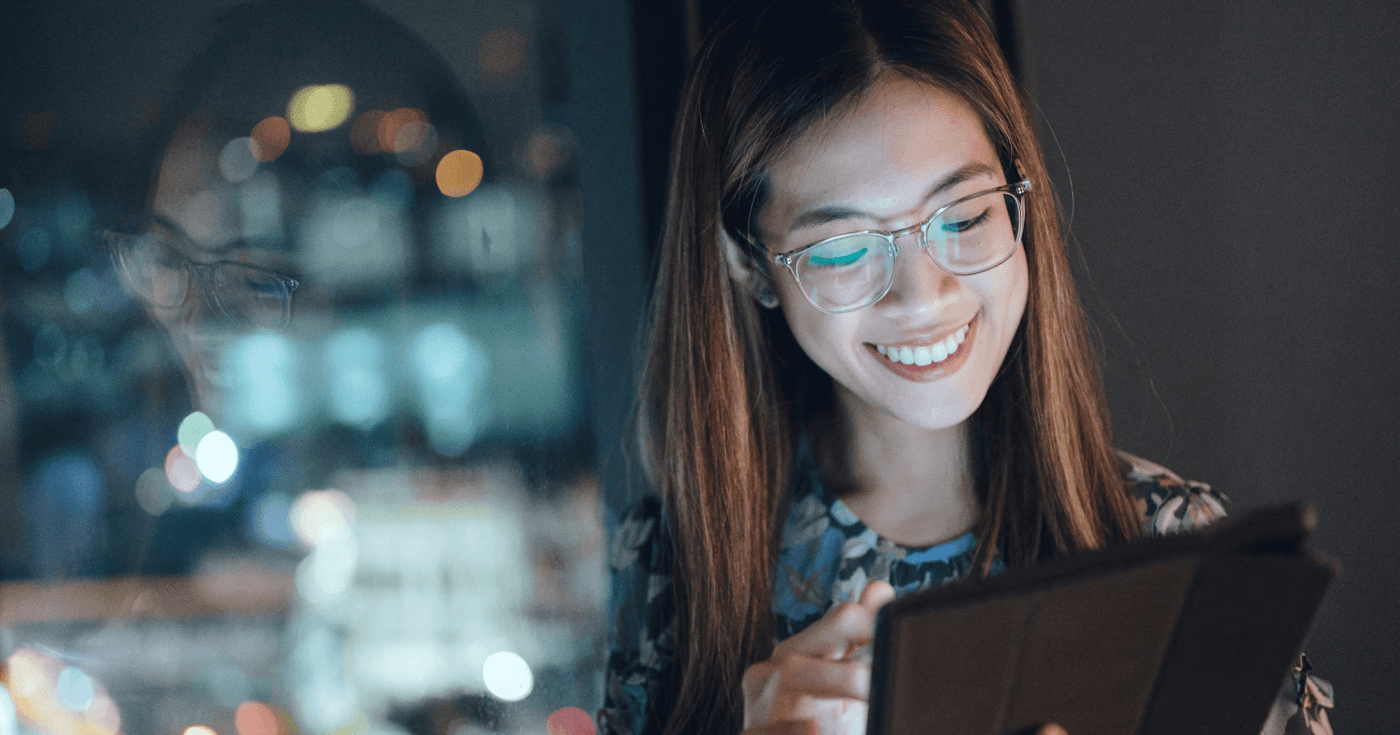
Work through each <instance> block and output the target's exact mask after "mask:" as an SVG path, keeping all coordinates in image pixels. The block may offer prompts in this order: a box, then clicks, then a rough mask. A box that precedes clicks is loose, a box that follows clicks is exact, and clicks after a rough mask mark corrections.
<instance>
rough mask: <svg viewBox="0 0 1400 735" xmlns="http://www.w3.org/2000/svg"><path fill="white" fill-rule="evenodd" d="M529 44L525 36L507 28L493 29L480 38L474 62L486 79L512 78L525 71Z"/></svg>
mask: <svg viewBox="0 0 1400 735" xmlns="http://www.w3.org/2000/svg"><path fill="white" fill-rule="evenodd" d="M528 49H529V42H528V39H526V37H525V34H524V33H521V32H520V31H517V30H516V29H514V28H511V27H509V26H503V27H501V28H495V29H492V30H490V31H487V32H486V35H484V36H482V37H481V43H480V45H478V46H477V49H476V62H477V63H478V64H480V65H481V70H482V71H483V72H485V74H486V76H488V77H514V76H517V75H519V74H520V73H521V72H522V71H524V70H525V58H526V54H527V52H528Z"/></svg>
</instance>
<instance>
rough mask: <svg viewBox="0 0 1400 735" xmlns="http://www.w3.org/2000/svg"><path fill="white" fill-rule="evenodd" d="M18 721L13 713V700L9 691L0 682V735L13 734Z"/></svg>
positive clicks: (17, 727)
mask: <svg viewBox="0 0 1400 735" xmlns="http://www.w3.org/2000/svg"><path fill="white" fill-rule="evenodd" d="M17 730H19V722H18V720H17V716H16V713H15V700H14V699H13V698H12V697H10V691H9V690H8V689H6V688H5V685H4V684H0V735H15V733H16V731H17Z"/></svg>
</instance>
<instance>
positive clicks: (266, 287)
mask: <svg viewBox="0 0 1400 735" xmlns="http://www.w3.org/2000/svg"><path fill="white" fill-rule="evenodd" d="M101 235H102V237H103V239H105V240H106V241H107V244H108V246H109V247H110V248H111V250H112V259H113V260H114V261H115V262H116V265H117V272H118V273H120V274H121V279H122V284H123V285H125V286H126V288H127V289H128V290H129V291H131V293H133V294H134V295H136V296H137V297H138V298H140V299H141V300H143V301H146V302H147V303H150V304H153V305H155V306H161V307H166V308H173V307H176V306H181V305H183V304H185V303H186V301H187V300H188V299H189V298H190V297H191V294H192V293H193V292H194V291H195V290H196V289H197V288H198V289H201V290H202V293H204V294H206V295H207V297H208V300H209V301H210V302H212V303H213V304H214V305H215V306H216V307H218V309H219V313H220V314H221V315H222V316H223V317H224V318H225V319H227V320H229V321H231V322H234V323H236V324H240V325H243V326H252V327H255V328H259V329H280V328H282V327H285V326H287V323H288V322H289V321H291V317H292V291H295V290H296V287H297V286H298V285H299V284H298V283H297V281H296V279H293V278H288V277H287V276H284V275H282V274H280V273H275V272H273V271H270V270H267V269H266V268H259V267H257V266H253V265H247V264H245V263H236V262H233V261H228V260H223V261H219V262H217V263H196V262H194V261H192V260H190V259H189V258H187V257H185V256H184V255H182V254H181V251H182V250H184V251H188V250H191V249H197V247H198V246H197V245H195V244H194V243H193V242H191V241H190V239H189V236H187V235H185V234H184V233H183V232H181V231H180V228H179V227H177V226H176V225H175V224H174V223H172V222H169V221H166V220H164V219H163V218H160V217H157V216H154V215H152V216H147V217H145V218H143V219H142V220H141V221H140V222H139V223H138V224H137V226H135V227H127V228H121V229H109V230H104V231H103V232H102V233H101Z"/></svg>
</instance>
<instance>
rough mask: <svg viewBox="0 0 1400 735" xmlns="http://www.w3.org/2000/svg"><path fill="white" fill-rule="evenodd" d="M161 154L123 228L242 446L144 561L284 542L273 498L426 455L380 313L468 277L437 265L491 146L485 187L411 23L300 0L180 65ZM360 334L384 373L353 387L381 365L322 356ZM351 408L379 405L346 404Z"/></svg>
mask: <svg viewBox="0 0 1400 735" xmlns="http://www.w3.org/2000/svg"><path fill="white" fill-rule="evenodd" d="M148 149H149V150H148V151H147V155H148V158H149V168H148V169H147V172H148V175H149V181H147V182H142V184H148V186H147V187H145V188H142V187H132V189H133V194H134V196H135V197H137V198H138V201H133V202H130V203H129V204H128V206H127V208H128V209H129V210H130V211H131V214H130V216H128V217H127V218H125V220H124V221H123V222H121V223H120V224H119V225H118V226H116V227H113V228H111V229H110V230H109V231H107V232H106V233H105V235H106V238H105V239H106V240H107V244H108V245H109V246H110V248H111V250H112V255H113V259H114V261H115V263H116V265H117V268H118V272H119V273H120V274H121V277H122V282H123V284H124V286H125V287H126V289H127V290H128V291H129V292H130V293H131V294H132V295H133V296H135V297H137V298H138V299H139V300H140V302H141V303H142V304H143V305H144V306H145V307H146V310H147V312H148V313H149V314H150V316H151V317H152V319H153V320H154V321H155V322H156V323H158V324H159V325H160V326H161V327H162V328H163V329H164V330H165V332H166V333H167V334H168V335H169V336H170V340H171V344H172V345H173V347H174V348H175V351H176V352H177V353H178V355H179V357H180V361H181V363H182V365H183V367H184V369H185V377H186V378H187V380H188V383H189V386H190V393H191V397H192V401H193V403H194V404H195V406H194V407H195V408H198V409H199V410H201V411H203V412H204V413H205V414H207V415H208V417H209V418H210V419H212V425H213V428H217V429H219V430H221V431H225V432H228V433H229V434H230V435H231V436H232V437H233V439H234V440H235V441H236V442H237V443H238V450H239V451H240V452H241V459H240V460H239V462H238V465H237V467H238V471H237V474H235V475H233V476H232V477H231V479H229V480H228V482H227V484H224V485H219V484H218V483H219V481H220V479H219V478H217V476H216V477H210V476H209V475H208V474H205V475H204V476H205V477H206V478H209V479H210V480H211V482H203V481H201V480H200V475H199V474H195V473H188V474H190V475H191V477H188V478H187V479H188V481H189V483H190V487H182V486H180V485H179V484H178V482H177V484H176V487H177V489H180V490H182V491H184V495H182V496H181V500H189V499H191V498H193V499H195V500H196V501H198V500H200V499H201V497H202V496H201V493H205V492H207V493H210V494H211V497H213V495H218V496H219V497H222V498H223V499H224V500H223V502H213V501H212V500H210V501H208V502H200V503H194V504H193V507H184V506H185V505H187V503H182V504H179V505H176V506H174V508H173V510H171V511H169V512H163V513H162V515H161V519H160V521H159V522H158V523H157V524H156V530H155V532H154V533H153V535H152V536H151V538H150V540H149V541H148V542H147V543H146V544H145V548H144V549H143V550H142V551H143V553H142V555H141V556H142V558H143V562H141V563H140V564H139V566H138V570H139V571H142V572H146V573H169V574H178V573H187V572H189V571H190V570H191V569H192V567H193V566H194V565H195V564H196V562H197V560H198V559H199V557H200V555H201V554H203V553H204V552H206V551H208V550H209V549H211V548H219V547H232V548H243V547H244V546H245V545H253V546H256V545H257V544H256V542H257V541H266V540H267V539H266V538H262V537H261V536H260V532H257V531H255V529H259V528H261V525H260V524H261V523H262V521H261V515H260V513H261V511H260V510H259V508H260V505H259V503H260V502H262V500H263V499H264V498H265V497H270V496H271V495H273V494H276V495H278V497H282V496H289V495H292V494H295V493H296V492H299V491H300V490H302V489H305V488H307V487H324V486H325V484H326V483H328V482H329V478H330V476H331V475H332V474H333V473H334V472H336V471H337V470H340V469H343V468H346V467H351V468H353V467H359V466H365V465H374V464H376V463H379V464H383V463H384V462H385V461H386V457H390V456H392V452H393V450H394V449H395V447H394V446H393V442H394V441H396V440H397V439H398V438H399V436H401V435H404V434H406V435H407V436H409V437H410V440H411V441H413V442H415V445H414V446H411V447H409V448H410V449H413V450H422V451H425V453H426V451H427V449H426V448H423V447H420V446H417V444H416V443H417V442H419V439H418V437H419V436H420V433H415V432H413V431H407V432H401V433H400V432H398V431H397V427H395V425H394V420H395V419H394V415H395V413H396V412H395V411H394V410H393V408H394V407H393V406H392V405H391V399H390V398H389V397H388V396H390V395H392V384H391V383H390V382H389V376H388V375H387V373H388V371H389V370H391V369H393V368H394V366H393V365H374V364H372V363H373V362H374V359H375V356H376V354H379V353H384V352H386V351H387V349H386V348H383V347H382V343H383V342H384V341H385V340H384V339H383V338H382V334H381V333H382V332H384V331H385V329H384V328H385V327H386V326H387V324H380V323H378V322H376V319H377V318H379V317H381V316H383V315H384V314H389V315H393V314H395V313H398V311H401V310H402V307H403V304H404V303H405V302H406V301H407V300H408V299H409V298H411V297H421V296H423V295H425V294H427V293H428V292H429V291H431V290H433V289H443V288H444V287H453V286H464V285H467V284H466V283H465V281H466V280H467V275H466V274H465V273H464V272H462V271H453V270H452V269H448V268H439V267H438V265H439V264H438V262H437V261H435V258H436V257H437V254H438V253H437V251H435V250H434V249H433V247H434V245H435V243H434V241H433V240H432V238H431V237H430V233H431V232H432V225H433V222H434V218H435V217H436V216H438V215H439V214H440V213H441V208H442V205H443V203H444V202H447V201H454V200H449V199H448V197H446V196H445V195H444V194H443V193H442V191H441V190H440V179H439V176H438V167H439V164H440V162H441V161H442V160H443V158H444V156H445V155H447V153H448V152H451V151H459V152H461V151H464V149H465V150H470V151H472V152H473V153H472V155H474V156H477V158H476V171H475V172H476V175H477V179H476V180H477V181H480V176H481V173H482V167H481V164H480V157H479V155H478V154H479V152H481V150H482V137H481V131H480V127H479V124H478V121H477V119H476V117H475V114H474V112H473V111H472V109H471V106H470V104H469V102H468V100H467V97H466V94H465V92H464V91H463V90H462V87H461V85H460V83H459V82H458V81H457V80H456V78H455V77H454V76H453V75H452V73H451V71H450V70H449V69H448V68H447V66H446V65H445V64H444V63H443V62H442V61H441V59H439V58H438V57H437V55H436V53H435V52H433V51H432V50H431V49H430V48H429V47H428V46H427V45H426V44H425V43H424V42H423V41H422V40H421V39H419V38H418V37H417V36H415V35H414V34H413V33H412V32H410V31H409V30H407V29H406V28H404V27H403V26H401V25H399V24H398V23H397V22H395V21H393V20H392V19H390V18H389V17H387V16H385V15H384V14H382V13H380V12H379V11H377V10H374V9H373V8H370V7H369V6H366V5H364V4H361V3H358V2H353V1H352V0H297V1H295V2H258V3H251V4H248V5H243V6H239V7H236V8H234V9H232V10H230V11H228V12H226V13H225V14H223V15H222V16H221V17H220V19H219V21H218V24H217V25H216V27H215V38H214V41H213V42H212V43H211V44H210V45H208V46H207V47H206V48H205V49H204V51H202V52H201V53H200V54H199V55H198V56H197V57H196V58H195V59H194V60H193V61H192V62H191V63H190V64H188V65H187V66H186V67H184V68H183V69H181V70H180V72H179V73H178V74H177V75H176V77H175V78H174V81H173V83H172V85H171V89H170V94H169V97H168V99H167V101H166V103H165V104H164V106H163V107H162V110H161V114H160V120H159V123H158V125H157V127H156V129H155V130H154V131H152V134H151V136H150V141H149V143H148ZM454 273H455V274H456V275H453V274H454ZM453 278H458V279H459V280H460V281H461V282H460V283H459V282H454V281H453V280H452V279H453ZM357 327H358V328H359V329H358V331H356V330H355V329H353V328H357ZM337 330H338V331H337ZM340 333H355V334H361V335H367V336H365V338H364V339H362V340H361V342H362V343H365V345H366V346H361V347H359V348H357V349H358V350H359V352H358V354H353V355H351V357H352V358H359V362H358V363H356V364H357V365H368V366H370V367H374V368H376V369H378V370H379V371H380V373H378V374H373V375H371V376H370V377H371V378H374V379H363V380H360V382H359V384H353V381H349V380H348V379H347V378H346V376H347V375H349V376H350V377H351V378H353V377H354V376H355V375H357V374H362V373H366V372H367V371H364V370H362V371H361V373H356V372H355V371H354V370H350V369H344V368H343V367H341V366H338V365H337V364H336V363H335V357H336V354H337V353H336V351H335V350H332V349H329V348H328V349H326V350H324V354H316V355H314V357H313V355H311V354H307V353H309V352H310V350H309V348H310V347H316V346H318V345H320V344H321V343H320V342H318V339H321V340H323V341H325V340H324V338H325V337H326V336H327V335H328V334H340ZM371 348H379V349H378V350H375V349H371ZM345 351H346V350H340V352H345ZM351 351H352V352H353V351H354V350H351ZM380 362H383V363H388V362H389V360H388V359H387V358H384V359H382V360H380ZM322 394H325V395H326V396H327V400H325V401H320V400H318V399H320V398H321V396H322ZM346 394H348V395H346ZM346 403H348V404H349V407H350V408H351V409H357V410H358V409H365V410H364V411H363V413H362V415H360V416H355V415H349V416H347V415H344V414H346V411H344V410H341V409H339V408H338V406H339V405H340V404H346ZM322 404H325V405H322ZM325 414H330V415H329V416H327V415H325ZM328 426H329V427H330V428H327V427H328ZM345 426H349V427H355V428H363V429H365V431H363V432H353V431H348V430H345V428H344V427H345ZM206 428H208V427H206ZM160 430H161V432H162V433H164V432H165V427H161V428H160ZM266 439H277V441H264V440H266ZM166 448H167V449H169V445H168V444H167V445H166ZM172 451H174V450H172ZM181 451H184V450H181ZM189 464H190V463H188V462H187V463H186V465H187V466H188V465H189ZM165 466H167V467H169V466H172V464H171V461H170V460H167V461H166V462H165ZM199 471H200V472H203V469H200V470H199ZM169 474H170V473H169V472H168V471H167V475H169ZM178 479H179V478H178V477H177V478H176V480H178ZM176 480H172V482H176ZM192 487H193V488H195V489H191V488H192ZM172 515H175V516H178V519H172V518H171V517H170V516H172ZM283 540H284V541H285V539H283Z"/></svg>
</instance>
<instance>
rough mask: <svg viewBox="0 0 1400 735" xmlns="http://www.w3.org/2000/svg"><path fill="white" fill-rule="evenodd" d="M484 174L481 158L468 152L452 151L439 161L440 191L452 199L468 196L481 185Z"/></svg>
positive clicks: (438, 178)
mask: <svg viewBox="0 0 1400 735" xmlns="http://www.w3.org/2000/svg"><path fill="white" fill-rule="evenodd" d="M484 173H485V169H484V168H483V166H482V164H481V156H478V155H477V154H475V153H473V152H471V151H466V150H455V151H452V152H451V153H448V154H447V155H445V156H443V157H442V160H441V161H438V165H437V185H438V191H441V192H442V193H443V194H446V195H447V196H450V197H461V196H466V195H468V194H470V193H472V191H474V190H475V189H476V187H477V186H478V185H480V184H481V177H482V175H483V174H484Z"/></svg>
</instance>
